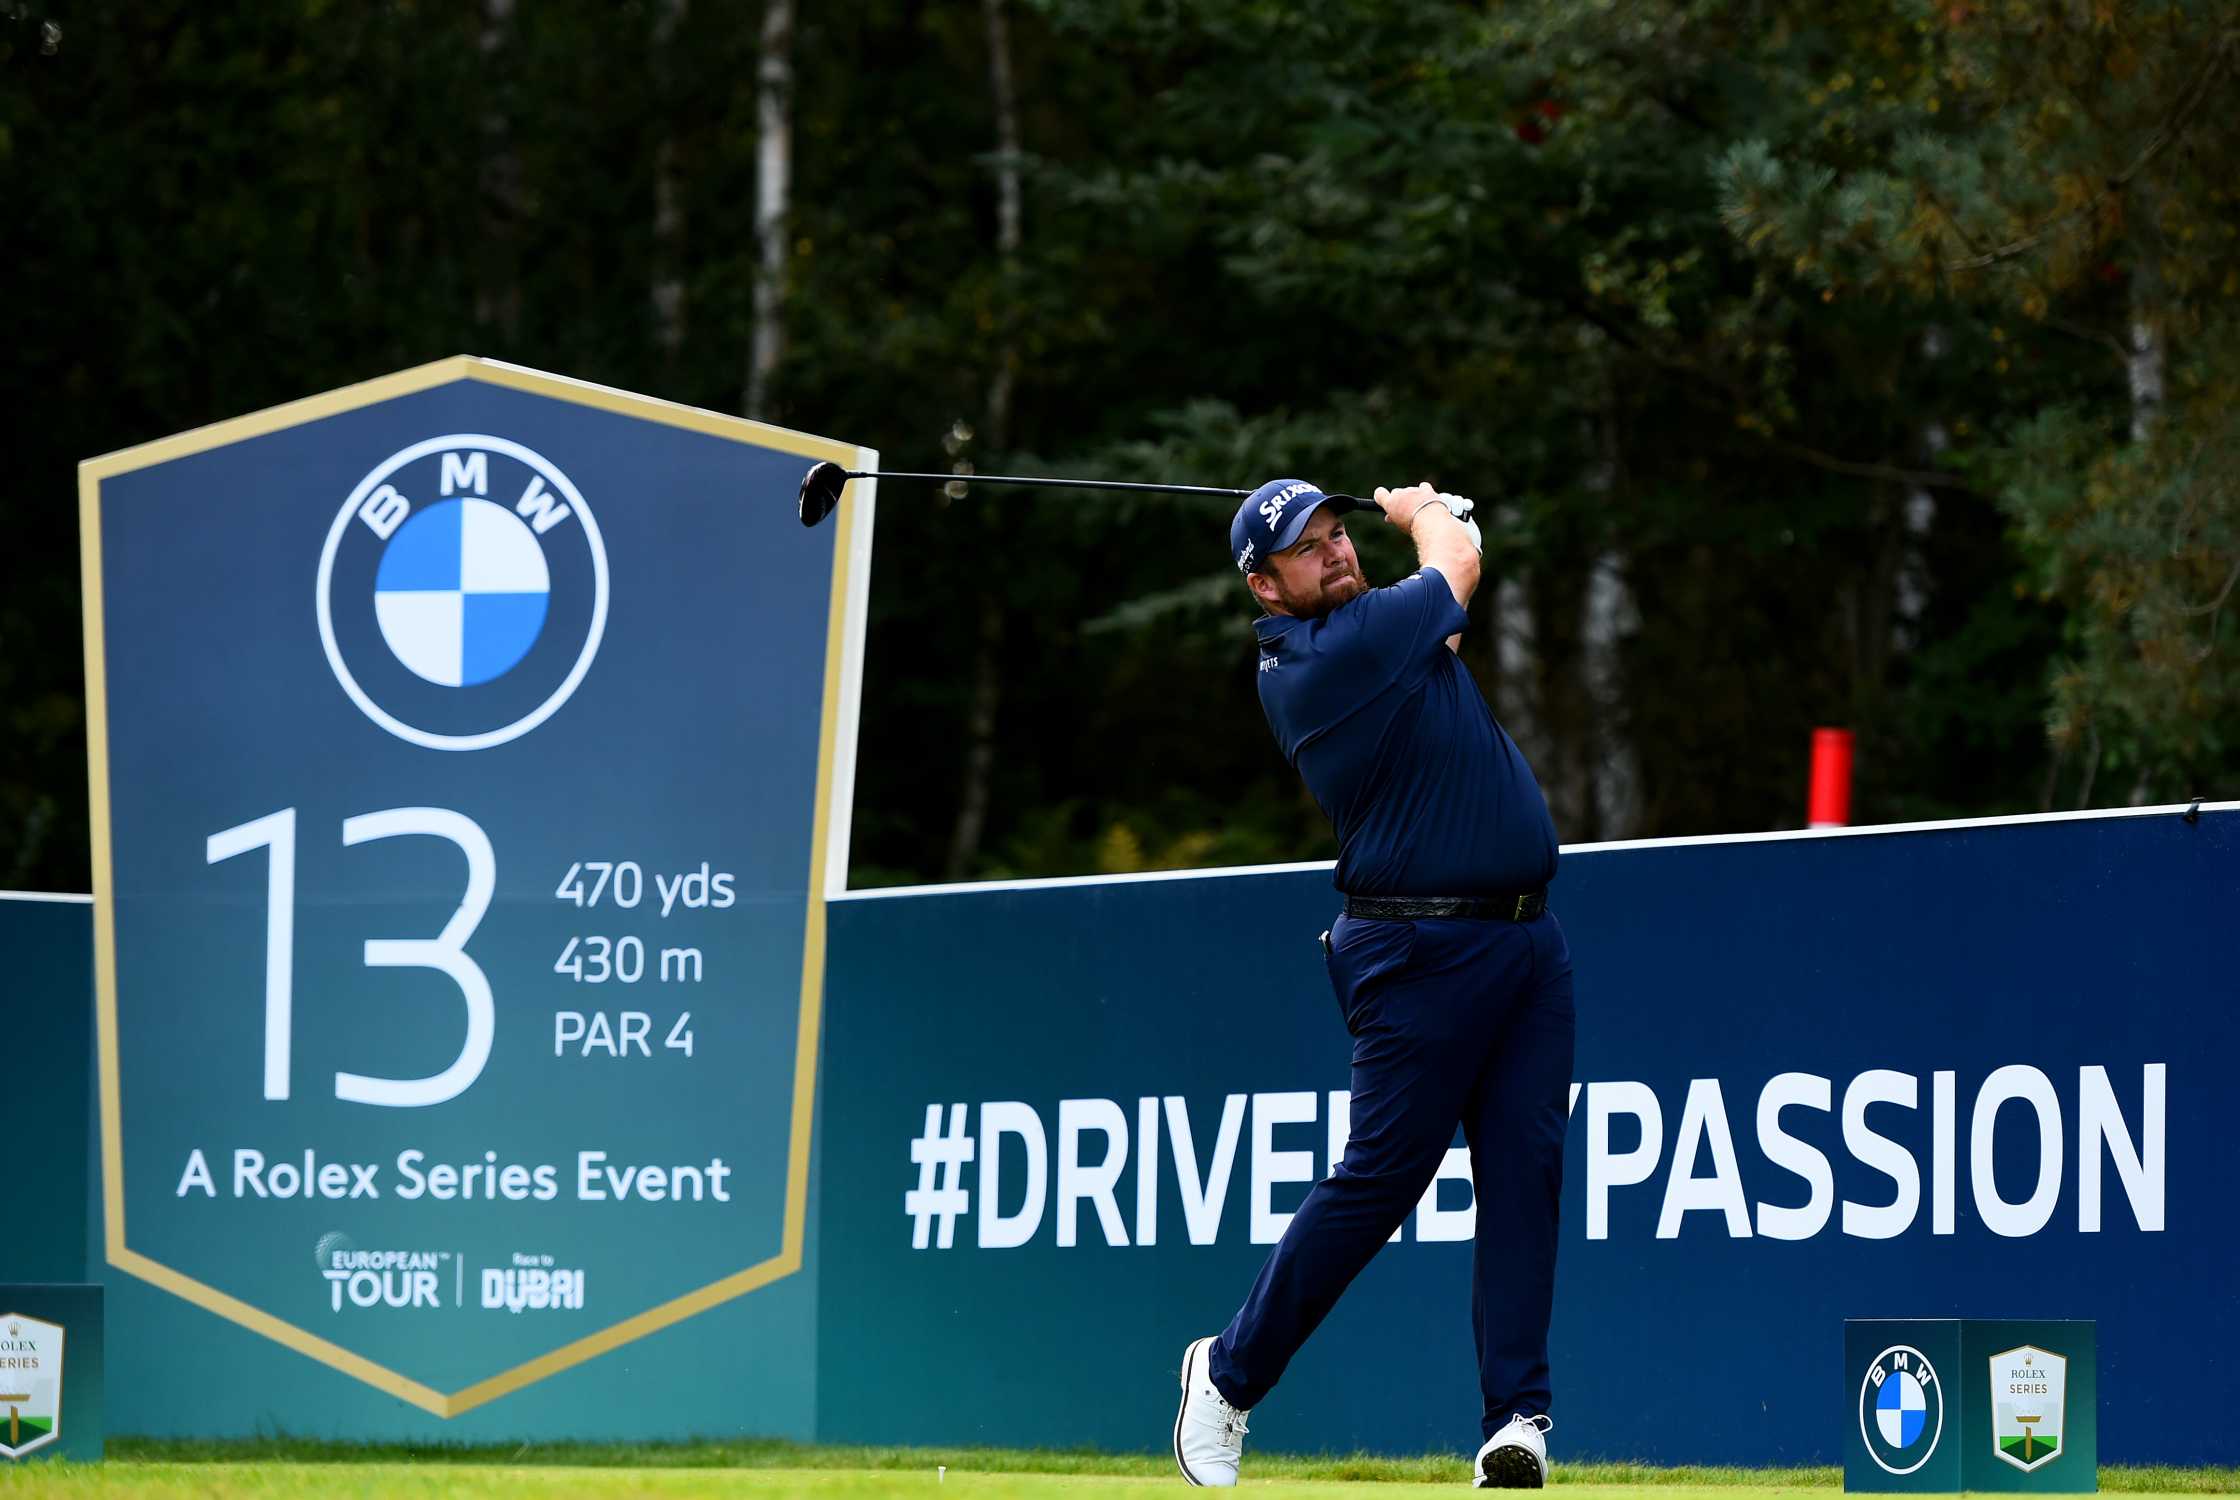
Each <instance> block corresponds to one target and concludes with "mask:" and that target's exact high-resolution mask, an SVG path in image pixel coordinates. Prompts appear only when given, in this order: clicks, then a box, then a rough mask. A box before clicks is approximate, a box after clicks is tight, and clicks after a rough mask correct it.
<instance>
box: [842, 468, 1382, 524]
mask: <svg viewBox="0 0 2240 1500" xmlns="http://www.w3.org/2000/svg"><path fill="white" fill-rule="evenodd" d="M851 479H924V480H930V481H932V482H934V483H937V484H948V483H950V482H952V481H954V480H963V481H964V482H965V483H967V484H1036V485H1046V486H1048V487H1050V488H1052V489H1070V490H1149V491H1152V492H1155V493H1157V494H1162V495H1221V496H1225V497H1226V498H1228V499H1232V500H1242V499H1243V498H1244V497H1245V496H1247V495H1249V494H1251V493H1252V491H1250V490H1230V489H1216V488H1211V487H1209V486H1206V485H1201V484H1139V483H1135V482H1133V481H1130V480H1120V479H1037V478H1033V477H1031V476H1027V475H1020V474H911V473H904V472H902V471H900V470H892V469H885V470H881V469H843V468H841V467H840V466H839V465H838V464H836V463H829V462H827V463H820V464H817V465H814V466H813V467H811V469H810V470H809V472H808V473H806V474H804V475H802V476H801V524H802V525H804V526H814V525H816V524H817V523H818V522H819V521H821V520H823V519H824V518H825V517H826V516H829V515H831V514H832V512H833V510H834V508H835V507H837V506H838V505H839V504H840V491H841V488H842V487H843V486H845V485H846V484H847V482H848V481H849V480H851ZM1325 493H1328V492H1325ZM1329 499H1330V502H1331V503H1332V504H1334V505H1336V506H1337V508H1338V509H1339V511H1341V512H1343V511H1349V510H1361V509H1364V508H1366V506H1367V504H1368V502H1367V501H1364V500H1360V499H1357V498H1356V497H1354V496H1352V495H1339V494H1330V495H1329Z"/></svg>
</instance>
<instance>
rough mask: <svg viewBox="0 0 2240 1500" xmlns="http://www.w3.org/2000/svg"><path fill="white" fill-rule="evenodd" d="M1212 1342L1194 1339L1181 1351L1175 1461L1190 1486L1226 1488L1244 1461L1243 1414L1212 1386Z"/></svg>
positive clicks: (1233, 1479)
mask: <svg viewBox="0 0 2240 1500" xmlns="http://www.w3.org/2000/svg"><path fill="white" fill-rule="evenodd" d="M1212 1357H1213V1340H1212V1339H1210V1338H1205V1339H1198V1340H1196V1341H1195V1342H1193V1343H1192V1344H1191V1345H1190V1346H1189V1347H1188V1348H1186V1349H1184V1350H1183V1351H1182V1405H1181V1407H1180V1408H1179V1409H1177V1410H1176V1412H1175V1414H1174V1461H1175V1463H1176V1465H1177V1466H1179V1467H1180V1468H1181V1470H1182V1477H1183V1478H1185V1479H1187V1480H1189V1481H1190V1482H1191V1483H1192V1484H1205V1485H1212V1486H1213V1487H1214V1488H1216V1489H1228V1488H1229V1487H1230V1486H1231V1485H1234V1484H1235V1483H1236V1482H1237V1461H1238V1460H1239V1459H1241V1458H1243V1457H1244V1434H1245V1425H1244V1413H1243V1412H1241V1411H1238V1410H1237V1409H1236V1408H1235V1407H1233V1406H1231V1405H1230V1404H1229V1403H1228V1401H1227V1400H1226V1399H1225V1398H1224V1397H1223V1396H1222V1394H1221V1392H1220V1391H1218V1390H1216V1389H1215V1388H1214V1384H1213V1373H1212V1371H1211V1370H1209V1369H1208V1368H1207V1361H1208V1360H1210V1359H1211V1358H1212Z"/></svg>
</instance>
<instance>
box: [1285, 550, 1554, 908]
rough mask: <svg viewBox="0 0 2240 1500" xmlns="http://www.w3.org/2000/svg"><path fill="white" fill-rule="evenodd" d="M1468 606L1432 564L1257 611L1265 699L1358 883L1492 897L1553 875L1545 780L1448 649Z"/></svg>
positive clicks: (1361, 888) (1346, 883)
mask: <svg viewBox="0 0 2240 1500" xmlns="http://www.w3.org/2000/svg"><path fill="white" fill-rule="evenodd" d="M1467 619H1468V616H1467V615H1466V614H1464V612H1463V608H1462V606H1461V605H1460V604H1457V603H1456V602H1455V597H1454V592H1453V591H1452V590H1451V589H1449V588H1448V587H1447V581H1446V579H1444V578H1443V577H1441V576H1440V575H1439V571H1438V570H1437V569H1436V568H1425V569H1423V570H1422V571H1421V572H1419V573H1417V574H1415V575H1414V576H1413V577H1409V578H1404V579H1402V580H1401V581H1400V582H1398V583H1395V584H1392V585H1391V586H1389V587H1387V588H1381V589H1370V590H1367V591H1366V592H1364V593H1361V594H1359V595H1356V596H1355V597H1354V598H1352V599H1349V600H1347V601H1346V602H1345V603H1344V604H1341V605H1339V606H1338V607H1337V608H1336V609H1334V610H1332V611H1330V613H1328V614H1327V615H1324V616H1323V617H1322V618H1320V619H1318V620H1306V619H1300V618H1297V617H1295V616H1290V615H1268V616H1264V617H1262V618H1261V620H1260V621H1259V622H1258V624H1257V627H1256V629H1257V631H1258V633H1259V637H1260V706H1261V708H1262V709H1264V710H1265V711H1266V712H1267V715H1268V727H1269V728H1270V729H1272V730H1274V731H1275V736H1276V743H1277V744H1279V745H1281V746H1282V747H1283V754H1284V758H1285V759H1287V760H1289V761H1290V762H1291V764H1292V765H1293V766H1295V767H1297V768H1298V771H1299V774H1300V776H1302V777H1303V778H1304V779H1305V781H1306V783H1307V790H1308V791H1310V792H1312V793H1313V794H1314V800H1315V801H1316V802H1317V803H1319V804H1321V807H1322V810H1323V812H1324V813H1325V814H1327V815H1328V816H1329V819H1330V823H1331V826H1332V827H1333V828H1334V829H1336V831H1337V834H1338V871H1337V880H1336V883H1337V887H1338V889H1339V890H1341V891H1344V892H1345V893H1347V894H1348V895H1353V896H1473V895H1494V894H1500V893H1506V892H1511V891H1529V890H1535V889H1537V888H1539V887H1540V886H1543V885H1546V884H1547V883H1548V882H1549V881H1550V880H1551V879H1553V878H1554V876H1555V873H1556V830H1555V825H1554V823H1552V822H1551V821H1550V820H1549V818H1548V803H1547V799H1546V798H1545V797H1543V796H1542V795H1541V793H1540V783H1539V782H1538V781H1536V780H1534V779H1533V775H1532V768H1531V767H1530V766H1528V765H1526V764H1525V760H1524V756H1523V754H1522V753H1521V752H1519V751H1518V749H1517V746H1516V742H1515V741H1514V740H1512V739H1510V738H1509V735H1508V732H1507V731H1506V730H1504V729H1503V728H1502V727H1501V725H1500V724H1499V723H1497V722H1496V721H1495V720H1494V717H1493V710H1492V709H1491V708H1489V707H1488V706H1487V705H1486V700H1485V695H1484V694H1482V693H1480V692H1479V691H1478V685H1477V683H1476V682H1474V681H1472V680H1471V677H1470V673H1469V671H1468V669H1466V668H1465V667H1464V666H1463V665H1462V661H1461V658H1459V657H1457V656H1456V655H1455V654H1454V653H1453V652H1452V651H1449V650H1448V649H1447V646H1446V638H1447V637H1448V636H1450V635H1453V634H1454V633H1455V632H1456V631H1458V630H1460V629H1462V627H1463V625H1464V623H1465V622H1466V621H1467Z"/></svg>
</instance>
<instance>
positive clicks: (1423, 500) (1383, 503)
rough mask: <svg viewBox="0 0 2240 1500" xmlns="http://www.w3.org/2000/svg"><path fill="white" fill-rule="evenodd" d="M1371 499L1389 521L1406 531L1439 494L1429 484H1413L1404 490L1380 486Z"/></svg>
mask: <svg viewBox="0 0 2240 1500" xmlns="http://www.w3.org/2000/svg"><path fill="white" fill-rule="evenodd" d="M1371 498H1372V499H1374V500H1375V501H1376V502H1377V504H1378V506H1379V507H1380V508H1382V509H1383V511H1384V518H1385V519H1386V520H1387V521H1390V522H1391V523H1392V524H1393V525H1395V526H1397V527H1399V528H1400V529H1401V530H1402V531H1406V530H1407V529H1408V523H1409V522H1411V521H1413V520H1414V519H1415V518H1416V512H1417V511H1419V510H1421V509H1423V508H1424V507H1425V506H1426V505H1430V504H1433V503H1435V502H1436V501H1437V500H1438V498H1439V492H1438V491H1437V490H1435V489H1433V488H1432V487H1431V486H1430V485H1429V484H1411V485H1409V486H1408V487H1407V488H1406V489H1403V490H1388V489H1386V488H1385V487H1384V486H1383V485H1381V484H1380V485H1378V486H1377V492H1376V494H1375V495H1373V496H1372V497H1371Z"/></svg>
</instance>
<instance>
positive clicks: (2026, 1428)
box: [1843, 1318, 2099, 1494]
mask: <svg viewBox="0 0 2240 1500" xmlns="http://www.w3.org/2000/svg"><path fill="white" fill-rule="evenodd" d="M1843 1341H1844V1369H1845V1382H1846V1387H1847V1391H1848V1393H1849V1400H1850V1403H1851V1405H1850V1410H1848V1411H1847V1413H1846V1418H1847V1420H1846V1423H1845V1431H1844V1465H1843V1487H1844V1488H1845V1489H1846V1490H1855V1491H1867V1492H1874V1491H1893V1490H1903V1491H1912V1492H1921V1493H1938V1494H1949V1493H1952V1492H1954V1491H1959V1490H2010V1491H2011V1490H2022V1491H2045V1492H2049V1493H2070V1494H2075V1493H2091V1492H2093V1491H2095V1490H2097V1489H2098V1488H2099V1468H2098V1462H2099V1459H2098V1449H2099V1444H2098V1414H2097V1405H2098V1386H2097V1383H2096V1380H2095V1378H2094V1364H2095V1352H2096V1351H2095V1337H2094V1326H2093V1324H2091V1323H2090V1322H2081V1321H2019V1320H2013V1319H1982V1318H1920V1319H1905V1320H1865V1319H1856V1320H1851V1321H1847V1322H1846V1323H1845V1324H1844V1325H1843Z"/></svg>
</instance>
